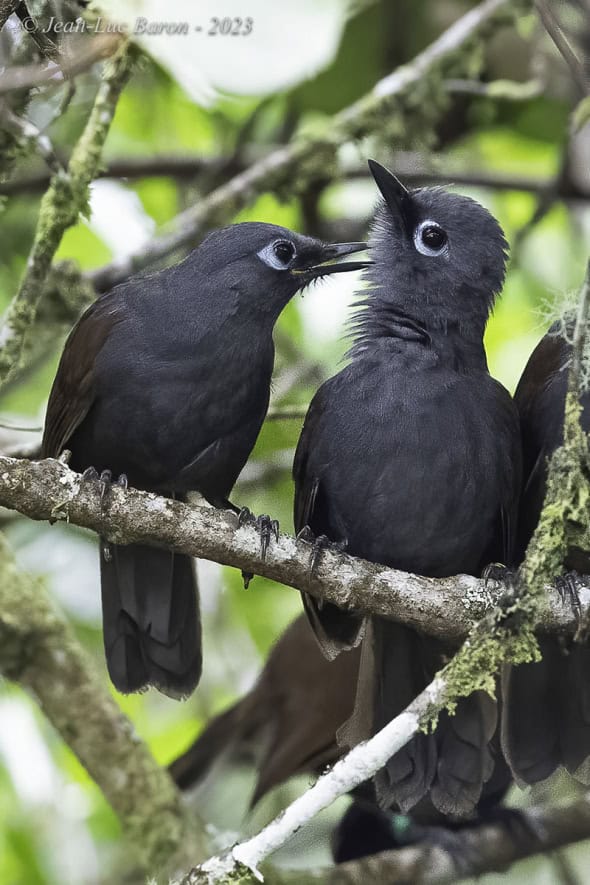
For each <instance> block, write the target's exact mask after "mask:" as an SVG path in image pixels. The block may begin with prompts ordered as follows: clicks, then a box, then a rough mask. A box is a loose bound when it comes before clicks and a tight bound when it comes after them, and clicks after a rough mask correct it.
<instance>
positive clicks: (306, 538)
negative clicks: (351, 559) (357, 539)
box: [297, 525, 348, 578]
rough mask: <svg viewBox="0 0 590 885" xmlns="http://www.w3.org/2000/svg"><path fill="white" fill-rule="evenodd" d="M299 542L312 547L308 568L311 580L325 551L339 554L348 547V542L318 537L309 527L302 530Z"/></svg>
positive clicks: (298, 536) (298, 538) (324, 536)
mask: <svg viewBox="0 0 590 885" xmlns="http://www.w3.org/2000/svg"><path fill="white" fill-rule="evenodd" d="M297 540H298V541H303V542H304V543H305V544H310V545H311V554H310V557H309V566H308V574H309V577H310V578H312V577H313V574H314V571H315V569H316V567H317V564H318V562H319V561H320V557H321V555H322V553H323V551H324V550H334V551H335V552H337V553H344V552H345V551H346V548H347V546H348V541H331V540H330V538H328V537H327V535H317V537H316V535H314V533H313V532H312V530H311V529H310V527H309V526H308V525H306V526H304V527H303V528H302V529H301V531H300V532H299V534H298V535H297Z"/></svg>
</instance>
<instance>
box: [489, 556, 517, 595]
mask: <svg viewBox="0 0 590 885" xmlns="http://www.w3.org/2000/svg"><path fill="white" fill-rule="evenodd" d="M481 576H482V578H483V582H484V584H485V588H486V590H487V588H488V584H489V583H490V581H495V582H497V583H498V584H507V585H508V586H509V587H512V586H513V585H514V580H515V577H516V573H515V572H514V571H513V569H510V568H508V566H507V565H503V564H502V563H501V562H491V563H490V564H489V565H486V567H485V568H484V570H483V572H482V573H481Z"/></svg>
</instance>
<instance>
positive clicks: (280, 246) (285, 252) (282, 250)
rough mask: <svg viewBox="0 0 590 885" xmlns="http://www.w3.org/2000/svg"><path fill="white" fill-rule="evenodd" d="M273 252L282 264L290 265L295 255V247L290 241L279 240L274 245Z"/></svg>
mask: <svg viewBox="0 0 590 885" xmlns="http://www.w3.org/2000/svg"><path fill="white" fill-rule="evenodd" d="M272 250H273V252H274V254H275V256H276V257H277V258H278V260H279V261H280V262H281V264H289V262H290V261H291V259H292V258H293V256H294V255H295V246H294V245H293V243H289V241H288V240H277V242H276V243H273V246H272Z"/></svg>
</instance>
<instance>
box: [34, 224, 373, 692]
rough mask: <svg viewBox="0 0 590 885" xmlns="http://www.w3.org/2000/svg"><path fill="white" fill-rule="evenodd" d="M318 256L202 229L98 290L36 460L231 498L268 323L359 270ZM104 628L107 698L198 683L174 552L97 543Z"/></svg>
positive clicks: (168, 490)
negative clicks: (308, 291) (143, 270)
mask: <svg viewBox="0 0 590 885" xmlns="http://www.w3.org/2000/svg"><path fill="white" fill-rule="evenodd" d="M363 248H364V244H362V243H343V244H336V245H329V244H326V243H322V242H320V241H319V240H316V239H312V238H310V237H305V236H302V235H300V234H297V233H293V232H292V231H290V230H286V229H285V228H283V227H277V226H276V225H270V224H262V223H255V222H248V223H244V224H236V225H233V226H230V227H227V228H224V229H222V230H218V231H215V232H213V233H211V234H210V235H209V236H208V237H207V238H206V239H205V240H204V241H203V242H202V243H201V245H200V246H199V247H198V248H197V249H195V250H194V251H193V252H192V253H191V254H190V255H189V256H188V257H187V258H185V259H184V261H182V262H180V263H179V264H177V265H175V266H173V267H169V268H166V269H164V270H161V271H159V272H157V273H155V274H153V275H150V276H139V277H134V278H131V279H129V280H128V281H127V282H125V283H123V284H122V285H120V286H117V287H116V288H114V289H113V290H112V291H111V292H108V293H107V294H105V295H102V296H101V297H100V298H98V299H97V301H96V302H95V303H94V304H93V305H92V306H91V307H90V308H89V309H88V310H87V311H86V312H85V313H84V314H83V316H82V317H81V319H80V320H79V321H78V323H77V324H76V326H75V327H74V329H73V330H72V332H71V333H70V336H69V338H68V340H67V342H66V345H65V347H64V351H63V354H62V357H61V361H60V364H59V367H58V371H57V375H56V378H55V381H54V383H53V388H52V390H51V395H50V397H49V403H48V407H47V417H46V421H45V431H44V435H43V444H42V456H43V457H57V456H58V455H59V454H60V453H61V452H62V450H63V449H65V448H67V449H69V450H70V451H71V453H72V456H71V461H70V465H71V467H72V468H73V469H74V470H78V471H87V470H88V469H89V468H93V472H92V476H94V477H96V476H102V479H103V483H106V482H107V481H108V480H109V478H110V476H111V475H112V476H124V481H128V482H129V483H130V484H131V485H132V486H135V487H136V488H140V489H146V490H149V491H155V492H159V493H162V494H164V495H168V496H173V497H178V498H183V497H184V496H185V495H186V494H187V493H188V492H191V491H195V492H200V493H201V494H202V495H203V496H204V498H205V499H206V500H207V501H208V502H209V503H211V504H212V505H214V506H215V507H228V506H229V507H232V508H233V509H234V510H237V508H234V507H233V505H231V504H230V503H229V501H228V496H229V494H230V492H231V490H232V488H233V485H234V483H235V481H236V479H237V477H238V474H239V473H240V471H241V469H242V467H243V466H244V464H245V462H246V460H247V458H248V456H249V454H250V452H251V450H252V448H253V446H254V443H255V441H256V437H257V436H258V432H259V430H260V428H261V425H262V422H263V420H264V417H265V415H266V411H267V407H268V401H269V394H270V381H271V374H272V370H273V362H274V345H273V338H272V333H273V328H274V324H275V322H276V320H277V318H278V316H279V314H280V313H281V311H282V309H283V308H284V307H285V305H286V304H287V302H288V301H289V300H290V299H291V298H292V297H293V296H294V295H295V293H296V292H297V291H298V290H299V289H301V288H302V287H304V286H306V285H307V284H308V283H310V282H312V281H313V280H317V279H319V278H320V277H322V276H324V275H327V274H330V273H337V272H339V271H345V270H346V271H348V270H353V269H355V268H356V267H362V266H364V263H363V262H349V263H344V262H340V263H338V262H336V263H332V264H326V262H330V261H334V259H337V258H339V257H341V256H345V255H348V254H349V253H352V252H357V251H359V250H361V249H363ZM100 567H101V588H102V609H103V632H104V645H105V653H106V659H107V665H108V670H109V674H110V677H111V680H112V681H113V683H114V685H115V686H116V688H117V689H118V690H119V691H122V692H132V691H139V690H141V689H143V688H145V687H146V686H148V685H153V686H155V687H156V688H158V689H159V690H160V691H162V692H164V693H165V694H168V695H170V696H172V697H183V696H187V695H188V694H190V693H191V692H192V690H193V689H194V688H195V686H196V684H197V683H198V681H199V677H200V673H201V637H200V619H199V607H198V597H197V587H196V582H195V577H194V573H193V569H192V564H191V560H190V558H189V557H187V556H182V555H178V554H174V553H171V552H168V551H164V550H158V549H155V548H152V547H148V546H144V545H141V546H140V545H136V544H132V545H129V546H119V545H114V544H106V543H101V559H100Z"/></svg>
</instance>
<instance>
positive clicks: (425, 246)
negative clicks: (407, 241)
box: [414, 221, 448, 256]
mask: <svg viewBox="0 0 590 885" xmlns="http://www.w3.org/2000/svg"><path fill="white" fill-rule="evenodd" d="M447 243H448V237H447V235H446V233H445V231H444V230H443V229H442V227H441V226H440V225H439V224H436V222H434V221H423V222H422V223H421V224H419V225H418V227H417V228H416V231H415V233H414V245H415V246H416V249H417V250H418V252H421V253H422V255H430V256H435V255H440V254H442V252H444V250H445V249H446V246H447Z"/></svg>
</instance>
